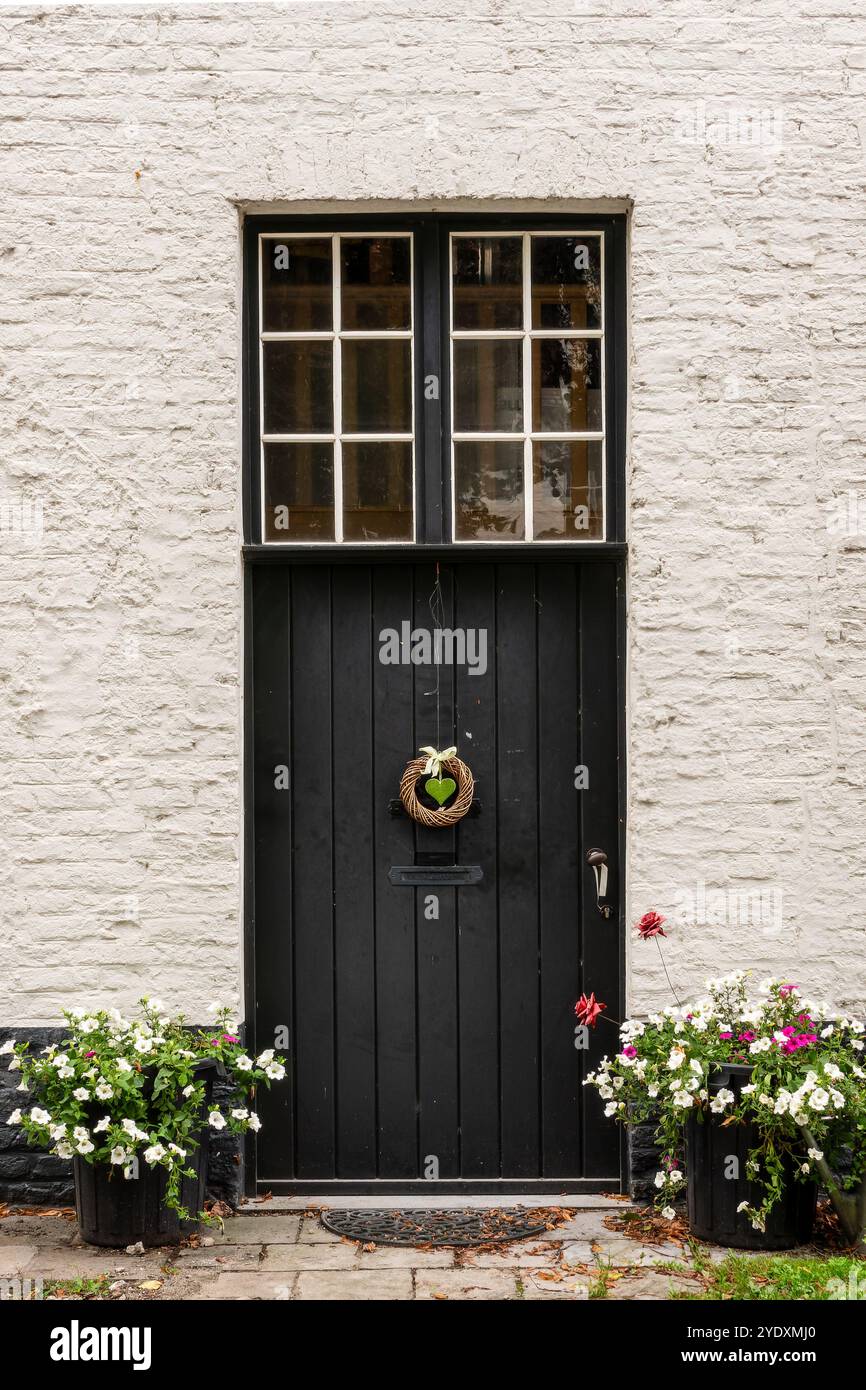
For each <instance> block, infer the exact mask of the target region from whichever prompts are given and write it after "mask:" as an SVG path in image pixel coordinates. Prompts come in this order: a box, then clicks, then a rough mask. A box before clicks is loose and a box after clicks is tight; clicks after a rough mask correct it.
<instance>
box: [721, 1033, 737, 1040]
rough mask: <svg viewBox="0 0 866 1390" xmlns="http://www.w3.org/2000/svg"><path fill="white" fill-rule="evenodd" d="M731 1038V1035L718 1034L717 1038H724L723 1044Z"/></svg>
mask: <svg viewBox="0 0 866 1390" xmlns="http://www.w3.org/2000/svg"><path fill="white" fill-rule="evenodd" d="M733 1036H734V1035H733V1033H720V1034H719V1037H720V1038H724V1040H725V1042H729V1041H730V1039H731V1038H732V1037H733Z"/></svg>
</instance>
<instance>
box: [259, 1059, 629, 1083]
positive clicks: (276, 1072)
mask: <svg viewBox="0 0 866 1390" xmlns="http://www.w3.org/2000/svg"><path fill="white" fill-rule="evenodd" d="M285 1074H286V1069H285V1067H284V1066H283V1065H282V1063H280V1062H269V1063H268V1065H267V1066H266V1067H265V1076H267V1077H270V1079H271V1081H282V1079H283V1077H284V1076H285ZM622 1080H623V1079H622V1077H621V1076H615V1077H614V1079H613V1084H614V1086H615V1085H616V1083H617V1081H618V1082H619V1084H620V1085H622Z"/></svg>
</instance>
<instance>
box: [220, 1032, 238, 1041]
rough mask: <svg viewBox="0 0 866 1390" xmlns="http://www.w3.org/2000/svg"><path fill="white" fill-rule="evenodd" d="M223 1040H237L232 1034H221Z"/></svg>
mask: <svg viewBox="0 0 866 1390" xmlns="http://www.w3.org/2000/svg"><path fill="white" fill-rule="evenodd" d="M223 1040H224V1041H225V1042H237V1038H236V1037H235V1036H234V1034H233V1033H223Z"/></svg>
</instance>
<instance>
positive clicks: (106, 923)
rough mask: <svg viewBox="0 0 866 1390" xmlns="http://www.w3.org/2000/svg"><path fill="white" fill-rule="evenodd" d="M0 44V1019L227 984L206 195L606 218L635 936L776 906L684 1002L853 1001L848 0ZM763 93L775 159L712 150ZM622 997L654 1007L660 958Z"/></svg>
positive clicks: (861, 545)
mask: <svg viewBox="0 0 866 1390" xmlns="http://www.w3.org/2000/svg"><path fill="white" fill-rule="evenodd" d="M0 32H2V57H0V69H2V85H0V117H2V120H3V126H4V137H3V140H2V144H0V190H2V197H0V270H2V287H3V288H2V311H0V335H2V338H0V371H2V383H0V402H2V420H3V446H2V459H0V469H2V477H0V499H9V498H15V497H19V496H23V497H25V498H27V499H36V498H41V499H43V503H44V537H43V541H42V543H41V544H35V545H32V546H30V547H26V548H22V547H20V546H19V545H18V543H17V541H16V540H15V539H14V538H12V537H10V536H9V535H8V533H7V534H0V601H2V609H0V612H2V618H0V622H2V650H0V754H2V808H3V815H2V822H0V914H2V917H0V930H2V943H0V944H2V960H3V974H2V980H0V990H2V993H0V1018H4V1019H6V1020H7V1021H10V1022H16V1023H21V1024H27V1023H31V1024H37V1023H51V1022H54V1021H56V1018H57V1012H58V1008H59V1006H60V1005H61V1003H62V1002H66V1003H72V1004H74V1003H77V1002H80V1003H84V1002H85V1001H90V1000H92V999H93V998H94V996H95V995H97V994H98V995H101V996H105V995H111V996H112V998H114V999H116V1001H117V1002H118V1003H120V1004H122V1005H128V1004H130V1003H131V1002H132V1001H133V1000H134V999H135V998H136V997H137V995H138V993H139V992H140V989H141V988H142V987H143V986H144V985H145V984H149V985H150V986H151V987H152V988H153V989H154V990H155V991H157V992H158V993H159V994H161V995H162V996H163V997H164V998H166V999H167V1000H168V1001H169V1002H171V1003H172V1004H175V1005H183V1006H184V1007H186V1008H187V1010H188V1012H189V1013H191V1014H192V1015H196V1016H201V1013H202V1010H203V1009H204V1007H205V1006H206V1005H207V1003H208V1002H209V1000H210V999H211V998H213V997H214V996H216V995H224V994H226V992H228V991H230V990H232V989H235V988H237V984H238V975H239V923H240V894H239V845H240V794H239V779H238V770H239V756H240V717H239V713H240V695H239V669H240V612H241V608H240V586H239V576H240V570H239V561H238V540H239V480H240V450H239V399H238V397H239V373H238V359H239V349H240V330H239V313H240V294H239V290H240V278H239V238H238V230H239V212H240V211H242V210H243V209H244V208H249V207H255V208H263V207H267V206H273V205H275V204H280V205H282V206H288V204H290V203H294V202H297V201H299V200H300V201H306V202H310V201H316V200H318V201H320V202H322V203H324V202H326V201H334V200H337V201H343V202H350V201H355V200H362V201H363V202H365V203H366V202H368V201H369V200H388V201H396V200H399V201H402V202H412V201H415V200H420V201H422V202H423V203H424V204H425V205H431V204H433V203H439V202H445V201H447V200H457V199H464V200H465V199H476V200H490V199H509V200H551V199H562V200H570V205H571V206H584V205H586V204H587V203H589V202H591V201H596V202H597V201H599V200H608V199H631V200H633V203H634V213H633V220H632V227H631V253H630V280H631V285H630V289H631V347H630V371H631V384H630V409H631V438H630V462H629V479H630V497H631V503H630V523H629V529H630V540H631V544H632V558H631V567H630V605H631V607H630V615H631V616H630V662H631V672H630V710H629V721H630V775H631V792H630V807H629V815H630V873H631V882H632V894H631V904H630V915H631V917H632V918H634V917H636V916H637V915H639V913H640V912H641V911H642V910H643V909H644V908H645V907H647V906H654V907H658V908H659V909H661V910H662V911H668V912H670V911H672V910H674V909H675V908H676V906H677V904H678V903H679V904H682V903H683V901H684V898H683V895H688V894H691V895H696V894H697V893H698V892H699V890H698V887H697V885H698V884H699V883H701V882H703V883H704V884H705V885H706V886H707V891H708V892H712V890H714V889H715V890H718V889H722V890H725V891H728V890H731V889H736V888H743V889H749V888H751V889H759V888H761V887H762V886H763V888H764V889H765V890H767V891H768V892H769V891H772V890H775V891H776V893H777V894H780V895H781V912H780V918H779V921H778V922H775V923H774V921H773V920H771V919H772V917H773V913H772V912H771V913H770V914H769V917H768V920H767V921H765V922H761V921H760V920H758V921H757V922H749V921H747V922H745V923H740V922H736V921H733V922H732V921H731V920H730V914H727V917H728V920H723V921H719V922H718V923H717V924H716V925H711V924H705V925H691V926H688V927H686V926H682V927H680V926H675V927H674V932H673V935H672V937H671V940H670V942H669V945H668V949H667V958H668V961H669V967H670V970H671V973H672V975H673V976H674V979H675V982H678V983H679V984H680V985H681V986H682V988H683V989H685V988H687V987H689V986H690V985H691V984H693V983H695V982H698V981H700V979H702V977H703V975H704V974H706V973H707V972H709V971H713V970H715V969H717V968H725V969H727V968H730V967H732V966H733V965H736V964H754V965H755V966H756V967H757V969H758V970H759V971H760V972H762V973H763V972H764V971H766V970H770V969H774V968H775V969H780V970H783V971H784V972H785V973H788V974H790V976H791V977H792V978H794V979H796V980H801V981H802V982H809V983H811V984H813V985H815V987H816V988H817V989H818V990H819V992H821V993H826V994H831V993H833V994H836V995H838V996H840V997H842V998H844V999H846V1000H849V1001H854V1000H856V999H858V998H860V999H862V998H863V996H864V995H866V963H864V951H863V946H864V917H866V913H864V880H866V865H864V853H863V840H864V821H866V758H864V753H866V623H864V594H866V574H864V551H866V539H864V535H859V536H858V535H856V534H852V535H848V534H841V535H834V534H830V533H829V532H828V529H827V524H826V522H827V517H826V504H827V503H828V501H829V500H830V499H832V498H834V497H845V496H846V495H847V494H848V492H849V490H850V491H851V492H852V493H853V494H856V495H860V496H862V497H863V499H864V500H863V529H864V532H866V461H864V451H863V443H862V440H863V429H864V421H866V403H864V394H866V393H864V379H866V289H864V277H863V274H862V265H861V262H862V255H863V247H864V222H866V216H864V182H866V153H864V147H866V115H864V111H866V107H864V93H866V22H864V18H863V15H862V12H859V13H858V6H857V5H856V4H855V0H810V4H809V5H808V6H802V7H799V6H797V5H796V4H792V3H791V0H768V3H765V4H763V5H760V6H756V5H753V4H748V5H746V4H741V3H735V4H729V5H727V6H725V7H723V9H718V8H717V10H715V11H713V10H711V9H710V8H709V7H708V6H707V5H706V3H703V0H665V3H661V0H633V2H632V3H613V0H576V3H568V2H567V0H551V3H547V4H544V5H541V4H538V5H535V6H533V5H531V4H527V3H524V2H523V0H521V2H520V3H513V2H512V0H502V3H496V0H494V2H493V3H484V2H483V0H482V2H481V3H479V0H473V3H472V4H471V5H469V6H467V5H466V4H465V3H464V4H458V3H456V0H439V3H429V2H428V0H419V3H410V0H403V3H391V2H389V0H386V3H382V4H378V3H375V4H374V3H373V0H367V3H343V4H331V3H325V4H300V5H292V4H284V5H280V6H277V5H261V6H254V5H249V6H247V5H228V4H216V5H209V6H201V7H187V6H182V7H181V6H172V5H170V4H168V5H163V6H159V7H148V6H142V7H141V8H140V10H138V11H134V10H131V9H129V8H128V7H122V8H114V7H104V8H101V9H100V8H98V7H88V6H76V7H70V8H68V9H54V8H47V7H43V8H26V7H23V6H22V7H21V8H20V9H19V10H8V9H4V10H2V11H0ZM699 103H703V107H702V108H699V105H698V104H699ZM684 110H685V111H687V112H690V113H691V115H692V117H694V118H698V117H700V116H701V115H703V118H704V120H705V121H706V122H707V123H709V125H710V130H709V134H708V135H702V137H701V138H700V139H699V140H695V141H689V140H686V139H684V138H683V121H682V112H683V111H684ZM774 111H775V112H779V113H781V117H782V119H783V128H782V140H781V145H780V147H778V148H777V147H773V145H772V144H771V143H769V144H768V143H764V144H761V145H758V146H749V145H747V144H743V143H725V142H722V141H720V139H719V132H718V130H715V131H714V130H713V128H712V123H713V122H714V121H718V120H720V119H721V120H724V119H727V117H728V116H729V114H730V113H732V112H733V113H740V115H741V116H742V117H747V116H748V115H750V114H751V115H757V114H759V113H761V112H774ZM136 171H138V172H139V174H140V177H137V176H136ZM769 901H770V900H768V903H769ZM753 915H758V916H759V914H754V913H753ZM723 916H724V914H723ZM599 929H600V930H603V928H602V927H601V926H600V928H599ZM588 983H590V984H591V982H588ZM631 993H632V999H633V1002H634V1003H635V1004H636V1005H638V1006H642V1005H644V1004H646V1003H647V1002H648V1001H649V1000H651V999H663V998H665V997H667V992H666V986H665V984H664V980H663V978H662V976H661V972H660V969H659V966H658V957H657V952H656V951H655V947H654V946H652V945H647V946H644V945H642V944H638V946H637V947H635V949H634V950H633V951H632V972H631Z"/></svg>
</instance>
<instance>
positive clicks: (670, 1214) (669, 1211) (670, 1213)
mask: <svg viewBox="0 0 866 1390" xmlns="http://www.w3.org/2000/svg"><path fill="white" fill-rule="evenodd" d="M662 1216H664V1217H666V1219H667V1220H668V1221H673V1219H674V1217H675V1216H676V1212H675V1211H674V1209H673V1207H662Z"/></svg>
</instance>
